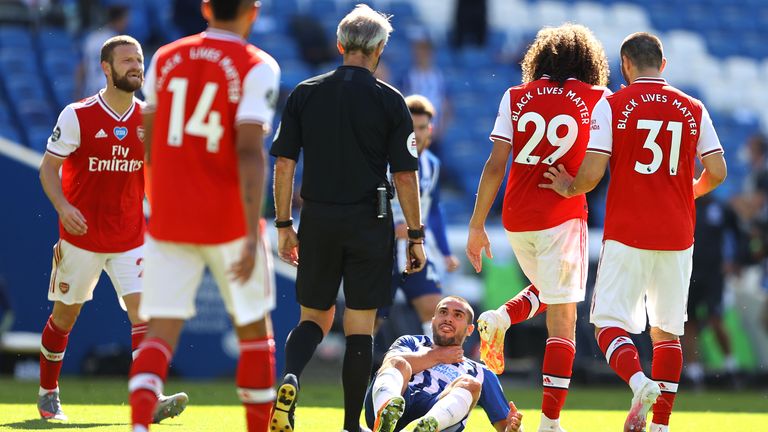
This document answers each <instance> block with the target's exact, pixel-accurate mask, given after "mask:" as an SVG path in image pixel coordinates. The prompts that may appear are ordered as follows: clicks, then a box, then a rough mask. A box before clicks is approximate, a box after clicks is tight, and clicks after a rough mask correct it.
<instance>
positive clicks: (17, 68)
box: [0, 47, 39, 76]
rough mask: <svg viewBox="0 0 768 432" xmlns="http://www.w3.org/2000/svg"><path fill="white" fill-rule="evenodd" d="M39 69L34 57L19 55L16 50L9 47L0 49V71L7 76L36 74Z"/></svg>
mask: <svg viewBox="0 0 768 432" xmlns="http://www.w3.org/2000/svg"><path fill="white" fill-rule="evenodd" d="M38 69H39V66H38V65H37V62H36V59H35V56H33V55H19V52H18V50H15V49H13V48H10V47H5V48H0V71H2V73H3V74H5V75H6V76H7V75H9V74H19V75H29V74H36V73H37V71H38Z"/></svg>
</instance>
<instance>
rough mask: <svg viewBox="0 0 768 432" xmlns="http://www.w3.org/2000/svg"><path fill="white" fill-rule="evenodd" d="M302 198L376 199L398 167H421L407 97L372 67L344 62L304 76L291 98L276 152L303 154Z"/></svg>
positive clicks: (292, 156) (330, 200) (342, 201)
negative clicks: (343, 64)
mask: <svg viewBox="0 0 768 432" xmlns="http://www.w3.org/2000/svg"><path fill="white" fill-rule="evenodd" d="M302 149H303V150H304V171H303V178H302V185H301V197H302V198H303V199H305V200H309V201H315V202H322V203H329V204H354V203H363V202H373V201H374V200H375V197H376V188H377V187H378V185H379V184H381V182H382V181H385V179H386V178H387V164H389V168H390V171H391V172H398V171H416V170H417V169H418V153H417V150H416V139H415V137H414V135H413V122H412V121H411V114H410V112H409V111H408V107H407V106H406V104H405V100H404V99H403V96H402V95H401V94H400V92H398V91H397V90H395V89H394V88H393V87H391V86H390V85H388V84H386V83H384V82H382V81H379V80H377V79H376V78H374V76H373V75H372V74H371V72H370V71H369V70H368V69H365V68H361V67H357V66H341V67H339V68H338V69H336V70H335V71H332V72H329V73H326V74H323V75H319V76H316V77H313V78H310V79H308V80H306V81H304V82H302V83H300V84H299V85H298V86H296V88H295V89H294V90H293V92H292V93H291V95H290V96H289V97H288V101H287V102H286V105H285V109H284V110H283V116H282V120H281V123H280V127H279V128H278V131H277V133H276V134H275V139H274V142H273V143H272V148H271V149H270V154H271V155H272V156H275V157H278V156H280V157H285V158H289V159H293V160H298V158H299V152H300V151H301V150H302Z"/></svg>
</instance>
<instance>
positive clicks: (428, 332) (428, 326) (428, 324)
mask: <svg viewBox="0 0 768 432" xmlns="http://www.w3.org/2000/svg"><path fill="white" fill-rule="evenodd" d="M421 332H422V334H423V335H424V336H427V337H429V338H430V339H432V321H424V322H423V323H421Z"/></svg>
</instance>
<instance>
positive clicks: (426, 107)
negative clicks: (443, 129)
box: [405, 94, 436, 120]
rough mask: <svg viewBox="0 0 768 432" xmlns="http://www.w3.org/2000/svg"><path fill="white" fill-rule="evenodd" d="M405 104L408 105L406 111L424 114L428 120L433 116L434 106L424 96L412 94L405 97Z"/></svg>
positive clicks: (413, 113)
mask: <svg viewBox="0 0 768 432" xmlns="http://www.w3.org/2000/svg"><path fill="white" fill-rule="evenodd" d="M405 104H406V105H408V111H410V112H411V114H412V115H419V114H426V115H427V116H429V118H430V120H431V119H433V118H434V117H435V114H436V113H435V106H434V105H432V102H430V101H429V99H427V97H426V96H422V95H420V94H413V95H410V96H408V97H407V98H405Z"/></svg>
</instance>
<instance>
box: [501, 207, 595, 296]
mask: <svg viewBox="0 0 768 432" xmlns="http://www.w3.org/2000/svg"><path fill="white" fill-rule="evenodd" d="M507 238H508V239H509V244H510V245H512V249H513V250H514V252H515V257H516V258H517V262H518V263H519V264H520V268H521V269H522V270H523V273H525V276H526V277H528V280H530V281H531V283H532V284H533V285H534V286H535V287H536V288H538V289H539V299H540V300H541V301H542V302H543V303H546V304H563V303H577V302H580V301H582V300H584V295H585V294H584V293H585V289H586V284H587V265H588V263H589V259H588V255H587V222H586V221H585V220H583V219H570V220H567V221H565V222H563V223H561V224H560V225H558V226H556V227H553V228H548V229H545V230H541V231H523V232H510V231H507Z"/></svg>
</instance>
